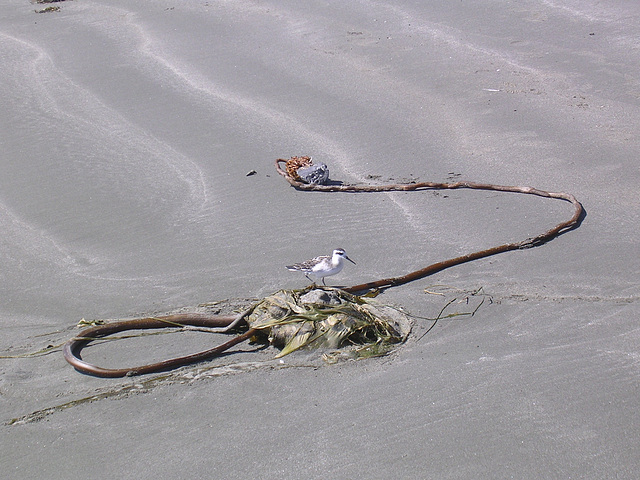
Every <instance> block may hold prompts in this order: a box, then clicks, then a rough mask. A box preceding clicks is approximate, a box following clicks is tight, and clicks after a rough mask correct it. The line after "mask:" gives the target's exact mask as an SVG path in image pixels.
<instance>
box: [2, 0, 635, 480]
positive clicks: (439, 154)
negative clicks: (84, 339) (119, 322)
mask: <svg viewBox="0 0 640 480" xmlns="http://www.w3.org/2000/svg"><path fill="white" fill-rule="evenodd" d="M431 3H433V2H431ZM46 6H47V5H35V4H31V3H29V2H26V1H25V2H4V4H3V7H2V15H1V17H0V58H1V59H2V69H0V106H1V108H2V112H3V113H2V115H0V145H2V155H1V156H0V166H1V170H2V175H0V229H1V231H2V232H3V233H2V235H0V262H1V263H0V265H1V267H0V289H1V291H2V302H0V325H1V327H2V333H3V334H2V337H1V339H0V356H3V357H5V358H1V359H0V412H2V415H1V418H0V420H2V424H1V425H0V428H1V429H2V433H1V435H0V444H1V448H0V464H2V465H3V470H4V471H5V472H9V475H10V477H11V478H34V477H35V478H44V477H46V478H52V479H57V478H60V479H63V478H64V479H66V478H69V477H71V476H72V475H77V474H79V473H80V474H82V475H84V476H87V477H89V478H112V477H118V478H138V479H145V478H193V477H204V476H207V477H215V478H229V479H235V478H237V479H240V478H242V479H244V478H265V479H268V478H310V479H314V478H328V477H332V478H356V477H358V478H416V479H417V478H470V479H471V478H474V479H476V478H611V477H616V478H629V479H631V478H635V476H636V475H637V471H638V469H639V468H640V452H639V449H638V444H640V434H639V433H638V432H640V415H639V414H638V411H639V407H640V402H639V400H638V398H639V397H638V385H639V383H638V376H639V373H640V367H639V363H638V355H639V354H638V340H639V334H638V327H637V322H638V318H639V313H640V300H639V295H638V274H639V273H640V255H639V252H640V248H639V243H640V242H639V240H638V233H637V230H638V227H637V225H638V220H639V218H638V217H639V213H640V203H639V202H638V185H640V170H639V168H638V158H639V156H640V140H639V139H638V131H640V100H639V97H640V80H639V79H640V63H639V62H638V61H637V59H638V52H639V51H640V43H639V41H638V38H640V27H639V26H638V25H640V21H639V20H640V6H639V5H637V4H636V3H635V2H630V1H623V0H619V1H614V2H608V3H607V4H602V3H600V2H594V1H587V2H584V1H583V2H578V1H569V0H567V1H543V2H528V1H527V2H518V3H516V4H514V3H511V2H504V1H492V2H475V3H472V4H469V3H468V2H436V4H429V5H425V4H424V2H417V1H402V2H392V4H389V3H388V2H358V1H354V2H322V3H318V2H293V1H289V2H287V1H281V2H278V1H276V2H253V1H237V2H215V1H209V2H191V1H189V2H169V1H158V2H135V1H133V2H132V1H126V2H125V1H111V2H91V1H84V0H77V1H73V2H71V1H67V2H61V3H57V4H56V6H60V11H57V12H49V13H42V14H38V13H35V11H34V10H40V9H41V8H44V7H46ZM292 155H312V156H313V157H314V159H315V160H316V161H322V162H324V163H326V164H328V165H329V168H330V171H331V177H332V178H333V179H335V180H339V181H343V182H359V183H363V184H366V183H376V182H377V183H385V182H391V181H395V182H401V181H414V180H415V181H434V182H446V181H457V180H468V181H476V182H486V183H496V184H503V185H531V186H535V187H538V188H541V189H544V190H549V191H564V192H569V193H572V194H574V195H575V196H576V197H577V198H578V199H579V200H580V201H581V202H582V204H583V205H584V207H585V209H586V212H587V215H586V218H585V219H584V222H583V223H582V225H581V226H580V228H578V229H576V230H574V231H571V232H568V233H566V234H565V235H562V236H561V237H559V238H557V239H555V240H553V241H551V242H549V243H548V244H546V245H543V246H541V247H537V248H533V249H527V250H523V251H517V252H511V253H506V254H503V255H499V256H495V257H491V258H487V259H483V260H479V261H476V262H471V263H468V264H465V265H462V266H458V267H455V268H451V269H448V270H445V271H443V272H440V273H438V274H436V275H434V276H432V277H429V278H426V279H423V280H420V281H417V282H414V283H411V284H409V285H406V286H403V287H398V288H393V289H389V290H387V291H386V292H385V293H384V294H382V295H381V296H380V297H379V299H380V300H381V301H383V302H386V303H390V304H394V305H398V306H402V307H403V308H405V309H406V310H408V311H409V312H411V313H412V314H414V315H416V316H418V317H423V318H416V319H415V325H414V328H413V333H412V336H411V338H410V339H409V341H408V342H407V343H406V344H405V345H403V346H402V347H401V348H399V349H398V350H397V351H396V352H395V353H393V354H392V355H390V356H387V357H384V358H377V359H368V360H363V361H357V362H356V361H347V362H339V363H338V364H336V365H321V364H318V362H315V361H311V360H310V359H309V357H308V356H305V354H300V355H291V356H290V357H285V359H283V360H284V363H280V362H277V361H273V360H271V359H272V356H273V354H274V351H272V350H267V351H259V352H255V351H252V349H251V348H250V347H248V346H245V347H242V349H241V350H243V351H242V352H240V353H238V354H236V355H232V356H229V357H225V358H222V359H218V360H216V361H214V362H211V363H208V364H202V365H197V366H192V367H188V368H185V369H182V370H179V371H177V372H174V374H172V375H169V376H167V375H156V376H153V375H151V376H145V377H140V378H128V379H124V380H123V379H120V380H118V379H113V380H107V379H99V378H93V377H90V376H85V375H81V374H79V373H77V372H75V371H74V370H73V369H72V368H71V367H70V366H69V365H68V364H67V363H66V362H65V361H64V359H63V357H62V354H61V352H60V349H59V348H53V349H52V351H51V353H49V354H47V355H38V356H27V357H25V356H24V354H28V353H30V352H36V351H39V350H41V349H45V348H47V347H48V346H49V345H52V346H57V345H60V344H62V343H63V342H65V341H66V340H68V339H69V338H71V337H72V336H73V335H74V333H75V332H77V329H76V328H75V325H76V323H77V322H78V321H79V320H80V319H81V318H85V319H87V320H92V319H113V318H130V317H136V316H140V315H149V314H156V313H161V312H168V311H173V310H175V309H180V308H192V307H195V306H197V305H199V304H202V303H205V302H212V301H217V300H223V299H233V298H243V299H245V298H254V297H255V298H257V297H262V296H264V295H268V294H269V293H272V292H274V291H276V290H278V289H280V288H299V287H302V286H304V285H305V284H306V279H305V278H304V276H302V275H296V274H295V273H291V272H289V271H287V270H286V269H285V268H284V265H289V264H291V263H293V262H298V261H301V260H304V259H307V258H311V257H313V256H316V255H320V254H327V253H329V252H330V251H331V250H332V249H333V248H337V247H342V248H344V249H345V250H346V251H347V253H348V254H349V257H350V258H352V259H354V260H355V261H356V262H357V265H356V266H354V265H352V264H348V265H347V266H346V267H345V269H344V270H343V272H342V273H341V274H340V275H338V276H335V277H331V278H329V279H328V283H329V284H333V285H336V284H339V285H355V284H358V283H363V282H366V281H373V280H377V279H380V278H385V277H391V276H397V275H402V274H405V273H408V272H410V271H413V270H417V269H419V268H422V267H425V266H427V265H429V264H431V263H435V262H438V261H441V260H444V259H447V258H451V257H455V256H458V255H462V254H465V253H469V252H473V251H476V250H480V249H484V248H488V247H491V246H493V245H497V244H501V243H506V242H512V241H518V240H524V239H526V238H528V237H531V236H534V235H537V234H539V233H541V232H542V231H544V230H546V229H548V228H550V227H551V226H553V225H555V224H557V223H559V222H560V221H562V220H564V219H566V218H568V217H570V216H571V214H572V209H571V206H570V205H569V204H567V203H565V202H562V201H557V200H545V199H540V198H535V197H528V196H523V195H514V194H503V193H496V192H470V191H451V192H422V193H417V192H411V193H375V194H362V195H359V194H340V193H330V194H322V193H311V192H299V191H296V190H294V189H292V188H291V187H290V186H289V185H288V184H287V183H286V182H285V181H284V180H283V179H282V178H280V177H279V175H278V174H277V173H276V172H275V170H274V167H273V162H274V160H275V159H276V158H279V157H285V158H288V157H289V156H292ZM251 170H255V171H256V172H257V173H256V174H255V175H250V176H247V173H248V172H249V171H251ZM448 302H452V303H451V304H450V305H449V307H448V308H447V309H446V310H445V312H444V313H445V315H446V314H456V313H460V314H469V313H471V312H474V311H475V314H474V315H473V316H470V315H452V316H449V317H448V318H442V319H441V320H439V321H438V322H437V323H436V325H435V326H434V327H433V328H432V329H430V330H429V331H428V332H427V330H428V329H429V328H430V327H431V326H432V324H433V321H431V320H428V318H435V317H436V316H437V315H438V313H439V312H440V311H441V310H442V308H443V307H444V306H445V305H447V303H448ZM425 332H427V333H426V335H423V334H425ZM219 340H220V339H218V338H214V339H213V340H211V336H210V335H207V334H195V333H193V332H191V333H185V334H175V335H160V336H156V337H145V338H142V339H140V338H139V339H132V340H122V341H119V342H114V343H109V344H106V345H104V344H103V345H98V346H96V347H92V348H90V349H87V351H86V355H87V357H88V358H92V359H95V361H96V362H105V363H113V364H114V366H115V365H116V364H117V365H118V366H122V365H135V364H140V363H145V362H148V361H150V360H155V359H161V358H163V356H165V355H174V354H176V355H177V354H180V353H193V352H195V351H198V350H202V349H204V348H209V347H210V346H211V342H212V341H213V342H218V341H219ZM6 357H17V358H6ZM105 366H108V365H105ZM14 419H21V420H20V421H18V422H17V423H15V424H10V423H11V421H12V420H14Z"/></svg>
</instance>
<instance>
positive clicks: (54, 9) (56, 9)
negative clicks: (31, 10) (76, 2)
mask: <svg viewBox="0 0 640 480" xmlns="http://www.w3.org/2000/svg"><path fill="white" fill-rule="evenodd" d="M59 11H60V7H47V8H43V9H42V10H35V12H36V13H49V12H59Z"/></svg>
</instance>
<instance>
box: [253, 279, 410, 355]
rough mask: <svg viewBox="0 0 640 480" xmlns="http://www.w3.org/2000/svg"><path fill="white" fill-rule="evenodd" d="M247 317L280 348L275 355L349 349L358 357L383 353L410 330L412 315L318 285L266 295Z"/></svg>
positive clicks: (350, 352)
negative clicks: (305, 349)
mask: <svg viewBox="0 0 640 480" xmlns="http://www.w3.org/2000/svg"><path fill="white" fill-rule="evenodd" d="M246 322H247V323H248V324H249V326H250V327H251V328H253V329H257V330H258V332H259V333H260V334H262V335H264V336H266V338H267V340H268V341H269V343H270V344H271V345H274V346H275V347H277V348H280V349H281V350H280V352H279V353H278V354H277V355H276V357H275V358H281V357H284V356H285V355H288V354H290V353H292V352H294V351H296V350H298V349H301V348H320V349H323V350H336V349H346V350H348V354H347V356H350V357H353V358H361V357H368V356H376V355H384V354H386V353H388V352H389V351H390V350H392V349H393V347H394V345H397V344H399V343H403V342H404V341H405V340H406V339H407V337H408V335H409V333H410V331H411V322H410V319H409V316H408V315H406V314H404V313H403V312H401V311H400V310H398V309H396V308H393V307H390V306H387V305H383V304H381V303H379V302H376V301H374V300H369V299H364V298H362V297H359V296H356V295H352V294H350V293H347V292H345V291H344V290H341V289H338V288H331V287H322V288H320V287H317V286H310V287H307V288H305V289H302V290H280V291H278V292H276V293H274V294H273V295H270V296H268V297H265V298H264V299H263V300H261V301H260V302H259V303H258V304H256V305H255V306H254V307H253V310H252V312H251V313H250V314H249V315H248V317H247V318H246ZM325 353H326V352H325ZM341 353H343V354H345V352H341ZM330 357H331V358H333V357H332V356H331V354H327V355H325V356H324V357H323V358H325V359H327V358H330Z"/></svg>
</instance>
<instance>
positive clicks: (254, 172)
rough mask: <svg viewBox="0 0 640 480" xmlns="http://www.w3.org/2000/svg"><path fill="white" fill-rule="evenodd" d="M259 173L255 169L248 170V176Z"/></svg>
mask: <svg viewBox="0 0 640 480" xmlns="http://www.w3.org/2000/svg"><path fill="white" fill-rule="evenodd" d="M257 173H258V172H256V171H255V170H249V171H248V172H247V175H246V176H247V177H250V176H252V175H256V174H257Z"/></svg>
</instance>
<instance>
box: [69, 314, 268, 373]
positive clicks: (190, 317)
mask: <svg viewBox="0 0 640 480" xmlns="http://www.w3.org/2000/svg"><path fill="white" fill-rule="evenodd" d="M245 313H246V312H245ZM244 315H245V314H244V313H243V314H241V315H208V314H204V313H179V314H175V315H167V316H163V317H148V318H138V319H135V320H124V321H121V322H112V323H108V324H106V325H98V326H96V327H91V328H87V329H85V330H83V331H81V332H80V333H79V334H78V335H77V336H76V337H75V338H72V339H71V340H70V341H69V342H67V343H66V344H65V346H64V347H63V349H62V353H63V355H64V358H65V360H66V361H67V362H69V363H70V364H71V365H72V366H73V367H74V368H75V369H76V370H78V371H79V372H82V373H86V374H89V375H95V376H97V377H104V378H118V377H126V376H132V375H143V374H145V373H155V372H161V371H164V370H170V369H174V368H178V367H182V366H184V365H190V364H192V363H197V362H202V361H204V360H209V359H211V358H214V357H217V356H219V355H220V354H221V353H223V352H224V351H226V350H228V349H229V348H231V347H233V346H234V345H237V344H238V343H241V342H244V341H245V340H247V339H249V338H251V337H252V336H253V335H255V334H256V332H257V330H256V329H254V328H251V329H249V330H247V331H246V332H244V333H242V334H240V335H237V336H235V337H234V338H232V339H231V340H229V341H227V342H225V343H223V344H222V345H218V346H217V347H215V348H211V349H209V350H205V351H203V352H199V353H194V354H192V355H186V356H184V357H177V358H171V359H169V360H164V361H162V362H157V363H151V364H149V365H142V366H139V367H128V368H113V369H112V368H102V367H96V366H95V365H91V364H90V363H87V362H85V361H83V360H82V359H81V358H80V351H81V350H82V348H83V347H84V346H86V345H87V344H88V343H90V342H91V341H93V340H98V339H100V338H103V337H106V336H107V335H111V334H113V333H118V332H124V331H127V330H144V329H150V328H175V327H186V326H192V327H208V328H215V327H220V328H222V330H221V332H226V331H228V330H230V329H231V328H232V327H233V326H235V325H237V324H239V323H240V322H241V321H242V320H243V318H244Z"/></svg>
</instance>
